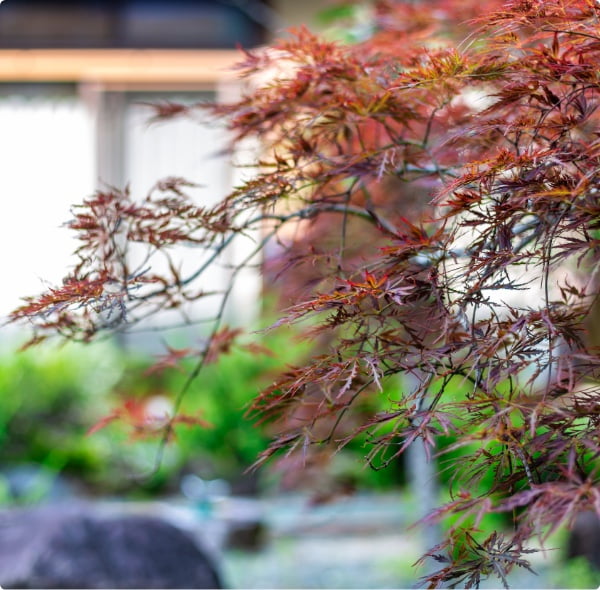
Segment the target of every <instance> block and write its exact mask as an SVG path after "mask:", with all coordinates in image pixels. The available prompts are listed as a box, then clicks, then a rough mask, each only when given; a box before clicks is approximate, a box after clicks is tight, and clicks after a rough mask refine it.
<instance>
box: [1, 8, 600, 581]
mask: <svg viewBox="0 0 600 590" xmlns="http://www.w3.org/2000/svg"><path fill="white" fill-rule="evenodd" d="M372 9H373V22H372V30H371V32H370V34H369V36H368V38H365V39H364V40H363V41H361V42H358V43H354V44H342V43H337V42H330V41H327V40H323V39H321V38H319V37H318V36H315V35H313V34H312V33H310V32H309V31H307V30H306V29H300V30H297V31H295V32H293V34H292V35H291V36H289V37H288V38H286V39H284V40H282V41H280V42H278V43H276V44H275V45H274V46H273V47H270V48H268V49H265V50H259V51H258V50H257V51H253V52H246V53H245V54H244V56H243V59H242V60H241V62H240V64H239V72H240V76H241V77H242V78H244V79H248V80H249V81H252V80H254V76H255V75H256V74H261V77H260V80H259V81H258V82H256V81H254V82H251V83H250V84H249V90H248V91H247V93H246V94H245V95H244V96H243V97H242V98H241V99H240V100H239V101H238V102H236V103H233V104H225V105H223V104H220V105H213V106H212V107H211V109H212V113H213V114H214V115H216V116H218V117H221V118H223V119H225V120H226V121H227V122H228V125H229V128H230V129H231V131H232V133H233V135H234V139H233V143H234V144H236V143H238V142H240V141H242V140H244V139H245V138H258V139H259V140H260V142H261V144H262V146H263V152H262V156H261V158H260V161H258V162H257V163H256V174H255V175H254V176H253V177H252V178H251V179H250V180H247V181H245V182H244V183H242V184H240V186H238V187H236V188H235V190H233V191H232V192H231V194H229V195H228V196H227V197H226V198H225V199H223V201H221V202H220V203H219V204H217V205H215V206H213V207H209V208H202V207H198V206H196V205H194V204H193V202H192V201H191V200H190V199H188V198H187V197H186V195H185V190H186V184H185V182H184V181H183V180H181V179H168V180H166V181H164V182H162V183H159V184H158V185H157V187H156V191H155V192H154V193H153V194H152V195H151V196H150V197H148V198H147V199H146V200H145V201H142V202H141V203H138V202H137V201H135V200H133V199H132V198H131V197H130V195H128V194H127V192H125V191H118V190H113V191H108V192H99V193H98V194H96V195H94V196H93V197H92V198H90V199H88V200H87V201H85V202H84V204H83V205H82V206H81V207H79V208H78V209H76V210H75V218H74V220H73V221H72V223H71V228H72V229H74V230H76V231H77V232H78V235H79V239H80V240H81V246H80V247H79V250H78V251H77V253H78V255H79V258H80V264H79V265H78V266H77V268H76V269H75V270H74V273H73V275H72V276H70V277H68V278H67V279H66V280H65V283H64V285H63V286H61V287H57V288H55V289H51V290H50V291H48V292H47V293H45V294H43V295H42V296H40V297H37V298H31V299H29V300H28V301H27V302H26V303H25V304H24V305H23V306H22V307H21V308H19V309H18V310H16V311H15V312H14V313H13V316H12V318H13V320H15V321H17V320H25V321H27V322H29V323H30V324H32V326H33V328H34V332H35V334H34V340H35V341H38V340H40V339H43V338H44V337H46V336H47V335H50V334H54V333H56V332H59V333H60V334H63V335H65V336H67V337H69V338H79V339H83V340H89V339H90V338H92V337H94V336H95V335H97V334H98V333H100V332H103V331H106V330H115V329H121V328H123V327H125V328H128V327H129V326H131V325H133V324H134V323H135V322H136V321H137V320H138V319H140V318H142V317H144V315H147V314H153V313H156V312H157V311H159V310H160V309H163V308H173V307H177V306H178V305H180V304H181V303H182V302H183V301H188V300H192V299H195V298H200V297H203V296H205V295H206V294H205V293H203V292H202V291H194V290H193V285H194V283H195V282H196V281H197V280H198V279H199V278H200V277H201V276H202V275H203V273H204V272H205V270H206V268H208V266H209V265H210V264H211V263H212V262H214V261H215V260H216V259H217V258H218V256H219V255H220V254H221V253H222V252H223V251H224V250H225V248H226V247H227V246H228V245H229V244H230V243H231V242H232V241H233V240H235V239H236V238H237V236H239V235H242V234H245V233H248V232H253V231H255V230H260V231H261V232H262V234H261V236H262V237H261V239H260V240H258V241H257V243H256V248H255V250H253V251H252V252H249V253H248V258H247V259H246V261H245V262H243V263H242V264H241V265H240V266H239V267H237V268H236V269H235V270H234V271H233V273H232V281H233V280H235V277H236V275H237V273H238V272H239V270H240V269H241V268H242V267H243V266H244V264H245V263H248V261H250V260H251V259H252V257H253V256H254V255H255V254H256V252H260V251H262V250H266V249H267V246H268V257H267V260H266V261H265V275H266V276H267V277H269V278H271V279H272V280H273V281H274V282H275V283H281V284H282V285H283V292H284V298H285V299H286V300H287V302H288V303H287V305H288V306H287V308H286V309H284V310H283V311H282V312H281V318H280V320H279V321H278V322H277V324H276V325H275V326H274V328H276V327H277V326H278V325H281V324H289V323H296V324H299V325H301V326H308V328H307V336H308V337H310V338H313V339H314V340H315V342H316V343H318V347H317V348H316V349H315V350H316V352H317V354H316V355H315V356H314V357H313V358H312V359H311V360H310V361H309V362H307V363H306V364H304V365H302V366H297V367H292V368H290V369H289V371H287V372H286V373H285V374H283V375H281V376H280V377H279V378H278V379H277V380H276V381H275V382H274V383H273V385H272V386H271V387H269V388H268V389H266V390H265V391H263V392H262V393H261V394H260V395H259V396H258V398H257V399H256V400H255V402H254V405H253V410H252V413H253V414H254V415H256V416H258V417H259V418H260V419H262V420H270V421H273V422H274V423H276V424H278V425H279V428H280V433H281V434H280V436H279V437H277V438H276V439H275V440H274V441H273V444H272V445H271V447H270V448H269V449H268V451H267V452H266V453H265V454H264V456H262V457H260V458H259V462H262V461H264V460H266V459H268V458H269V457H270V456H271V455H277V454H279V453H288V454H289V453H296V452H297V453H304V454H305V456H306V457H307V459H306V460H308V457H310V454H311V453H312V452H313V450H317V451H318V450H321V449H323V448H331V449H332V450H334V449H335V448H338V447H339V446H343V445H344V444H345V443H346V442H347V441H348V440H351V439H352V438H353V437H354V436H357V435H358V434H360V433H365V432H367V433H369V438H368V441H369V445H370V451H369V454H368V461H369V462H370V463H371V464H372V465H373V466H374V467H375V468H380V467H383V466H386V465H388V464H389V463H390V462H391V461H394V460H395V459H396V458H397V457H398V456H399V455H400V454H401V453H402V452H403V451H404V450H405V449H406V448H407V446H408V445H410V443H411V442H412V441H414V440H415V439H417V438H420V439H422V440H423V441H424V442H425V443H426V444H427V445H428V446H429V447H430V449H431V452H432V453H435V452H436V438H437V437H438V435H440V434H449V435H452V436H453V437H454V438H455V440H456V441H457V442H456V443H455V445H454V446H453V447H451V448H450V449H445V450H444V449H442V451H441V452H444V451H446V452H448V451H450V450H452V448H463V447H464V448H465V449H466V448H469V449H475V450H473V451H469V452H467V453H465V455H464V456H463V457H462V458H461V459H457V460H456V464H455V465H453V469H454V471H455V479H454V481H453V483H452V494H453V499H452V501H451V502H450V503H449V504H447V505H445V506H442V507H440V509H439V510H438V511H437V512H436V513H435V514H432V515H430V517H429V518H432V519H435V518H442V517H444V516H445V515H448V514H457V515H462V516H463V517H467V516H469V515H471V516H473V518H472V519H470V520H469V519H467V518H466V519H464V520H462V521H459V523H460V522H462V524H457V525H456V526H455V527H454V528H453V529H452V530H451V531H450V533H449V535H448V538H447V539H446V541H445V542H444V543H443V544H442V546H439V547H436V548H433V549H432V550H431V551H430V553H429V555H430V556H432V557H434V558H435V559H437V560H438V561H440V562H442V563H443V564H444V565H443V567H442V569H440V570H439V571H438V572H436V573H434V574H432V575H431V576H430V577H429V578H428V583H430V584H439V583H453V584H460V583H463V584H466V585H467V586H473V585H477V584H478V583H479V580H480V579H481V578H482V577H485V576H487V575H490V574H494V575H497V576H499V577H500V578H501V579H502V580H503V583H506V574H507V573H508V572H509V571H510V570H511V569H512V568H513V567H515V566H523V567H528V564H527V561H526V559H525V557H524V556H525V555H526V553H527V552H528V551H529V549H526V547H527V544H528V542H529V541H530V539H531V538H532V537H534V536H536V535H539V534H542V535H547V534H548V533H549V532H551V531H552V530H554V529H555V528H556V527H558V526H560V525H563V524H567V525H568V524H570V523H572V522H573V519H574V517H575V516H576V514H577V513H578V512H580V511H584V510H590V509H591V510H594V511H596V512H597V513H598V514H599V515H600V472H599V462H598V454H599V452H600V437H599V434H598V433H599V432H600V430H599V426H600V424H599V420H600V418H599V417H600V403H599V401H598V400H599V399H600V389H599V387H598V372H599V369H600V357H599V351H598V347H597V346H596V344H597V343H596V342H595V340H594V338H593V330H590V329H588V327H587V326H588V324H589V323H590V321H591V319H593V317H595V316H594V313H595V307H594V305H595V301H596V299H597V296H598V285H599V282H598V277H597V272H598V268H599V260H600V233H599V230H600V221H599V220H600V199H599V194H600V132H599V131H598V129H599V128H600V114H599V111H598V106H599V105H600V77H599V76H600V74H599V72H600V70H599V69H598V63H600V4H599V3H598V2H596V1H594V0H543V1H542V0H509V1H505V2H502V1H493V2H486V3H481V2H473V1H466V0H465V1H463V0H433V1H430V2H428V5H427V10H422V7H419V6H418V5H416V4H414V3H408V4H404V3H401V2H392V1H385V0H382V1H376V2H374V3H373V5H372ZM265 71H270V72H271V75H269V76H267V77H265V76H264V72H265ZM265 80H266V81H265ZM161 108H162V110H161ZM196 108H205V107H200V106H197V107H177V108H173V107H171V108H170V111H169V109H165V107H164V106H163V107H160V106H158V107H157V116H160V117H168V116H174V115H178V116H180V115H182V114H183V115H185V114H189V113H190V112H192V111H194V109H196ZM165 113H166V114H165ZM131 244H136V245H142V246H144V247H145V248H147V249H148V255H147V258H146V259H144V261H143V263H142V264H141V265H139V266H137V267H136V268H130V266H129V262H128V257H127V248H128V247H129V246H130V245H131ZM175 244H192V245H193V246H194V247H196V248H198V247H199V248H203V249H204V250H205V251H206V252H208V253H209V255H208V257H207V258H205V259H204V260H203V262H202V263H201V264H200V265H199V266H198V268H197V269H196V270H195V271H194V272H191V273H190V274H189V275H187V276H180V274H179V273H178V271H177V270H176V269H177V268H178V267H177V265H176V264H175V263H173V262H172V261H171V263H170V264H169V268H170V273H167V274H166V275H164V276H163V275H161V276H158V275H156V274H153V273H152V271H151V270H148V269H147V268H146V267H147V266H148V267H149V264H147V261H149V260H150V259H151V258H152V256H154V255H155V253H158V254H160V255H162V256H166V257H167V259H168V260H170V248H171V246H173V245H175ZM282 277H283V280H282ZM222 296H223V299H224V300H225V299H226V298H227V296H228V291H226V292H224V293H223V294H222ZM220 319H221V317H220V316H219V317H217V318H216V321H215V324H214V328H213V332H212V334H211V336H210V338H208V339H207V345H206V348H205V349H203V350H201V351H198V352H197V354H198V358H199V362H198V365H197V367H196V369H195V370H194V372H193V374H192V375H191V378H195V377H196V376H197V375H198V374H199V373H200V371H201V368H202V364H203V363H204V362H205V361H206V360H207V358H209V357H210V359H212V358H213V357H214V355H215V354H217V353H218V352H221V351H226V350H227V349H228V348H229V347H230V345H231V342H230V340H232V339H233V338H234V337H235V336H236V332H235V331H233V330H229V329H228V328H222V326H221V325H220ZM211 342H212V343H211ZM171 352H173V351H171ZM188 352H189V351H185V355H184V356H188ZM176 357H177V355H176V354H171V356H170V357H169V363H176V362H177V360H178V359H177V358H176ZM398 375H400V376H402V375H408V376H409V377H410V380H406V381H405V383H411V386H410V387H408V386H406V387H405V388H404V390H403V391H402V395H401V396H400V397H399V399H393V400H389V409H388V410H387V411H385V412H381V413H377V414H375V415H371V416H370V417H368V418H367V419H366V420H364V421H363V422H362V423H360V424H356V421H355V420H353V419H351V417H352V416H353V415H354V414H353V408H354V407H356V406H358V405H359V404H360V403H361V400H362V399H364V398H366V397H368V396H373V395H378V394H379V392H380V391H382V389H383V388H384V387H385V383H386V380H389V379H392V378H394V377H395V376H398ZM116 416H117V414H115V415H114V416H113V417H111V419H112V418H116ZM473 443H475V444H474V445H473ZM490 471H492V472H493V473H494V474H495V478H494V479H493V480H492V481H491V483H488V484H485V485H487V488H485V490H484V491H483V492H482V493H478V494H476V493H474V492H473V491H472V490H474V489H478V490H480V489H481V488H480V487H479V488H477V487H476V486H475V485H474V484H475V483H476V482H480V484H479V485H484V483H483V479H482V478H483V476H484V475H485V474H487V473H489V472H490ZM485 481H488V480H485ZM494 512H496V513H506V514H508V515H510V516H511V518H513V519H514V530H513V531H512V533H510V534H505V535H501V534H499V533H494V534H493V535H492V536H490V537H488V538H487V539H482V538H481V537H480V535H478V533H477V531H476V526H477V524H478V522H479V519H480V518H481V517H482V516H483V515H484V514H486V513H494ZM469 523H470V524H469Z"/></svg>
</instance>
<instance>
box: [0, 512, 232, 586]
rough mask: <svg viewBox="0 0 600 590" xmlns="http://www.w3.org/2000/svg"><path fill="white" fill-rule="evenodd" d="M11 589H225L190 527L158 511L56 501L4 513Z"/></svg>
mask: <svg viewBox="0 0 600 590" xmlns="http://www.w3.org/2000/svg"><path fill="white" fill-rule="evenodd" d="M0 585H1V586H2V587H3V588H221V583H220V580H219V576H218V575H217V573H216V571H215V568H214V566H213V565H212V563H211V561H210V560H209V559H208V558H207V556H206V555H205V553H204V552H203V551H202V550H201V549H200V548H199V547H198V545H197V544H196V543H195V541H194V540H193V539H192V538H191V537H190V536H189V535H188V534H187V533H185V532H184V531H183V530H181V529H179V528H178V527H176V526H174V525H172V524H169V523H168V522H166V521H164V520H162V519H160V518H155V517H151V516H136V515H116V516H115V515H111V516H107V515H104V516H103V515H101V514H100V513H97V512H95V511H94V510H92V509H90V508H89V507H87V508H82V507H77V508H70V509H67V508H62V507H59V506H56V505H53V506H46V507H41V508H33V509H18V510H7V511H5V512H3V513H0Z"/></svg>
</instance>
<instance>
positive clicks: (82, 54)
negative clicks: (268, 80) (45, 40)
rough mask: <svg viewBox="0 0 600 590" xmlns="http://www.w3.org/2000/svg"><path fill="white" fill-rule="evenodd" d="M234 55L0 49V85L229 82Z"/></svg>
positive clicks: (218, 52) (237, 55) (199, 51)
mask: <svg viewBox="0 0 600 590" xmlns="http://www.w3.org/2000/svg"><path fill="white" fill-rule="evenodd" d="M241 57H242V56H241V54H240V52H238V51H235V50H208V49H206V50H205V49H193V50H188V49H2V50H0V82H96V83H105V84H114V83H125V84H129V83H131V84H139V83H142V84H143V83H153V84H154V83H158V84H173V83H177V84H181V83H186V84H196V83H200V84H206V83H215V82H217V81H221V80H227V79H232V78H233V77H234V76H235V72H232V71H231V67H232V66H233V65H234V64H235V63H236V62H237V61H240V59H241Z"/></svg>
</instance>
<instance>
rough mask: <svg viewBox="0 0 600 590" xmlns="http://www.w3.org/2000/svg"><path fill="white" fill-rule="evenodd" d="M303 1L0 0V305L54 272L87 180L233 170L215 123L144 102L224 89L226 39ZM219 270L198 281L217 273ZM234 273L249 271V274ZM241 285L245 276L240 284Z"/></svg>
mask: <svg viewBox="0 0 600 590" xmlns="http://www.w3.org/2000/svg"><path fill="white" fill-rule="evenodd" d="M320 7H321V5H320V3H318V2H315V1H314V0H310V1H304V2H302V3H298V2H296V1H294V0H272V1H270V2H269V1H263V0H168V1H167V0H162V1H161V0H146V1H143V0H104V1H96V0H55V1H53V2H48V1H47V0H5V1H4V2H2V4H1V5H0V130H1V131H0V172H1V173H0V195H1V198H2V202H3V203H2V204H3V214H2V216H0V249H1V252H2V262H3V264H2V267H3V275H4V280H3V288H2V290H0V316H4V315H6V314H7V313H8V312H9V311H10V310H12V309H14V308H15V307H16V306H17V305H18V304H19V302H20V298H21V297H22V296H24V295H28V294H31V295H34V294H37V293H39V292H41V290H43V289H44V288H45V286H46V285H47V284H55V283H56V282H58V281H60V280H61V279H62V277H63V276H64V275H65V270H67V269H68V265H69V263H70V262H72V259H71V258H70V255H71V252H72V251H73V250H74V247H75V245H76V243H75V242H74V241H73V235H72V234H71V232H69V231H68V230H66V229H64V228H63V227H61V225H62V224H63V223H64V222H65V221H67V220H68V219H69V208H70V207H71V206H72V205H73V204H75V203H78V202H81V200H82V199H83V198H85V197H86V196H87V195H90V194H91V193H92V192H93V191H94V190H95V189H96V188H101V187H107V186H116V187H124V186H126V185H127V184H129V186H130V187H131V190H132V193H133V194H134V195H139V196H140V198H141V197H143V196H145V195H146V194H147V192H148V191H149V190H150V188H151V187H152V185H153V184H154V183H155V182H156V181H157V180H158V179H160V178H162V177H165V176H183V177H185V178H188V179H190V180H191V181H194V182H197V183H199V184H201V185H203V186H204V187H205V188H204V189H203V191H202V193H201V199H202V201H203V204H209V203H210V202H214V201H215V200H216V199H218V198H220V197H222V196H223V195H224V194H225V193H226V192H227V191H228V189H229V188H230V187H231V186H232V185H233V184H234V183H235V174H236V171H235V169H234V167H233V166H232V162H231V156H230V155H226V154H224V153H223V151H222V147H223V146H224V144H225V139H226V137H225V131H224V130H223V129H222V128H218V127H215V126H214V125H209V124H204V125H202V124H201V125H199V124H197V123H196V122H192V121H189V120H179V121H175V122H169V123H168V124H155V125H150V124H149V118H150V117H151V115H152V111H151V110H150V108H149V107H148V105H147V103H156V102H165V101H190V102H198V101H203V100H227V99H231V98H233V97H235V96H236V94H237V92H238V91H239V90H238V88H237V82H236V79H235V76H234V75H233V74H232V72H231V71H230V70H229V68H230V67H231V66H232V65H233V64H234V63H235V62H236V60H237V59H238V58H239V56H240V54H239V51H238V50H237V49H236V46H242V47H245V48H252V47H256V46H258V45H261V44H263V43H266V42H268V41H269V40H270V39H271V38H273V37H274V36H277V35H278V34H280V33H281V32H282V30H283V29H284V28H285V27H288V26H291V25H297V24H301V23H309V24H310V21H311V19H312V18H313V17H314V15H315V14H316V13H317V12H318V10H319V9H320ZM219 272H220V271H218V270H215V273H217V275H215V276H213V277H212V278H211V280H216V281H221V280H224V277H222V276H221V277H219V276H218V273H219ZM248 280H250V281H251V280H252V279H251V278H250V279H248ZM248 285H249V286H248V288H249V289H256V281H254V285H253V286H252V285H250V283H249V284H248Z"/></svg>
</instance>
